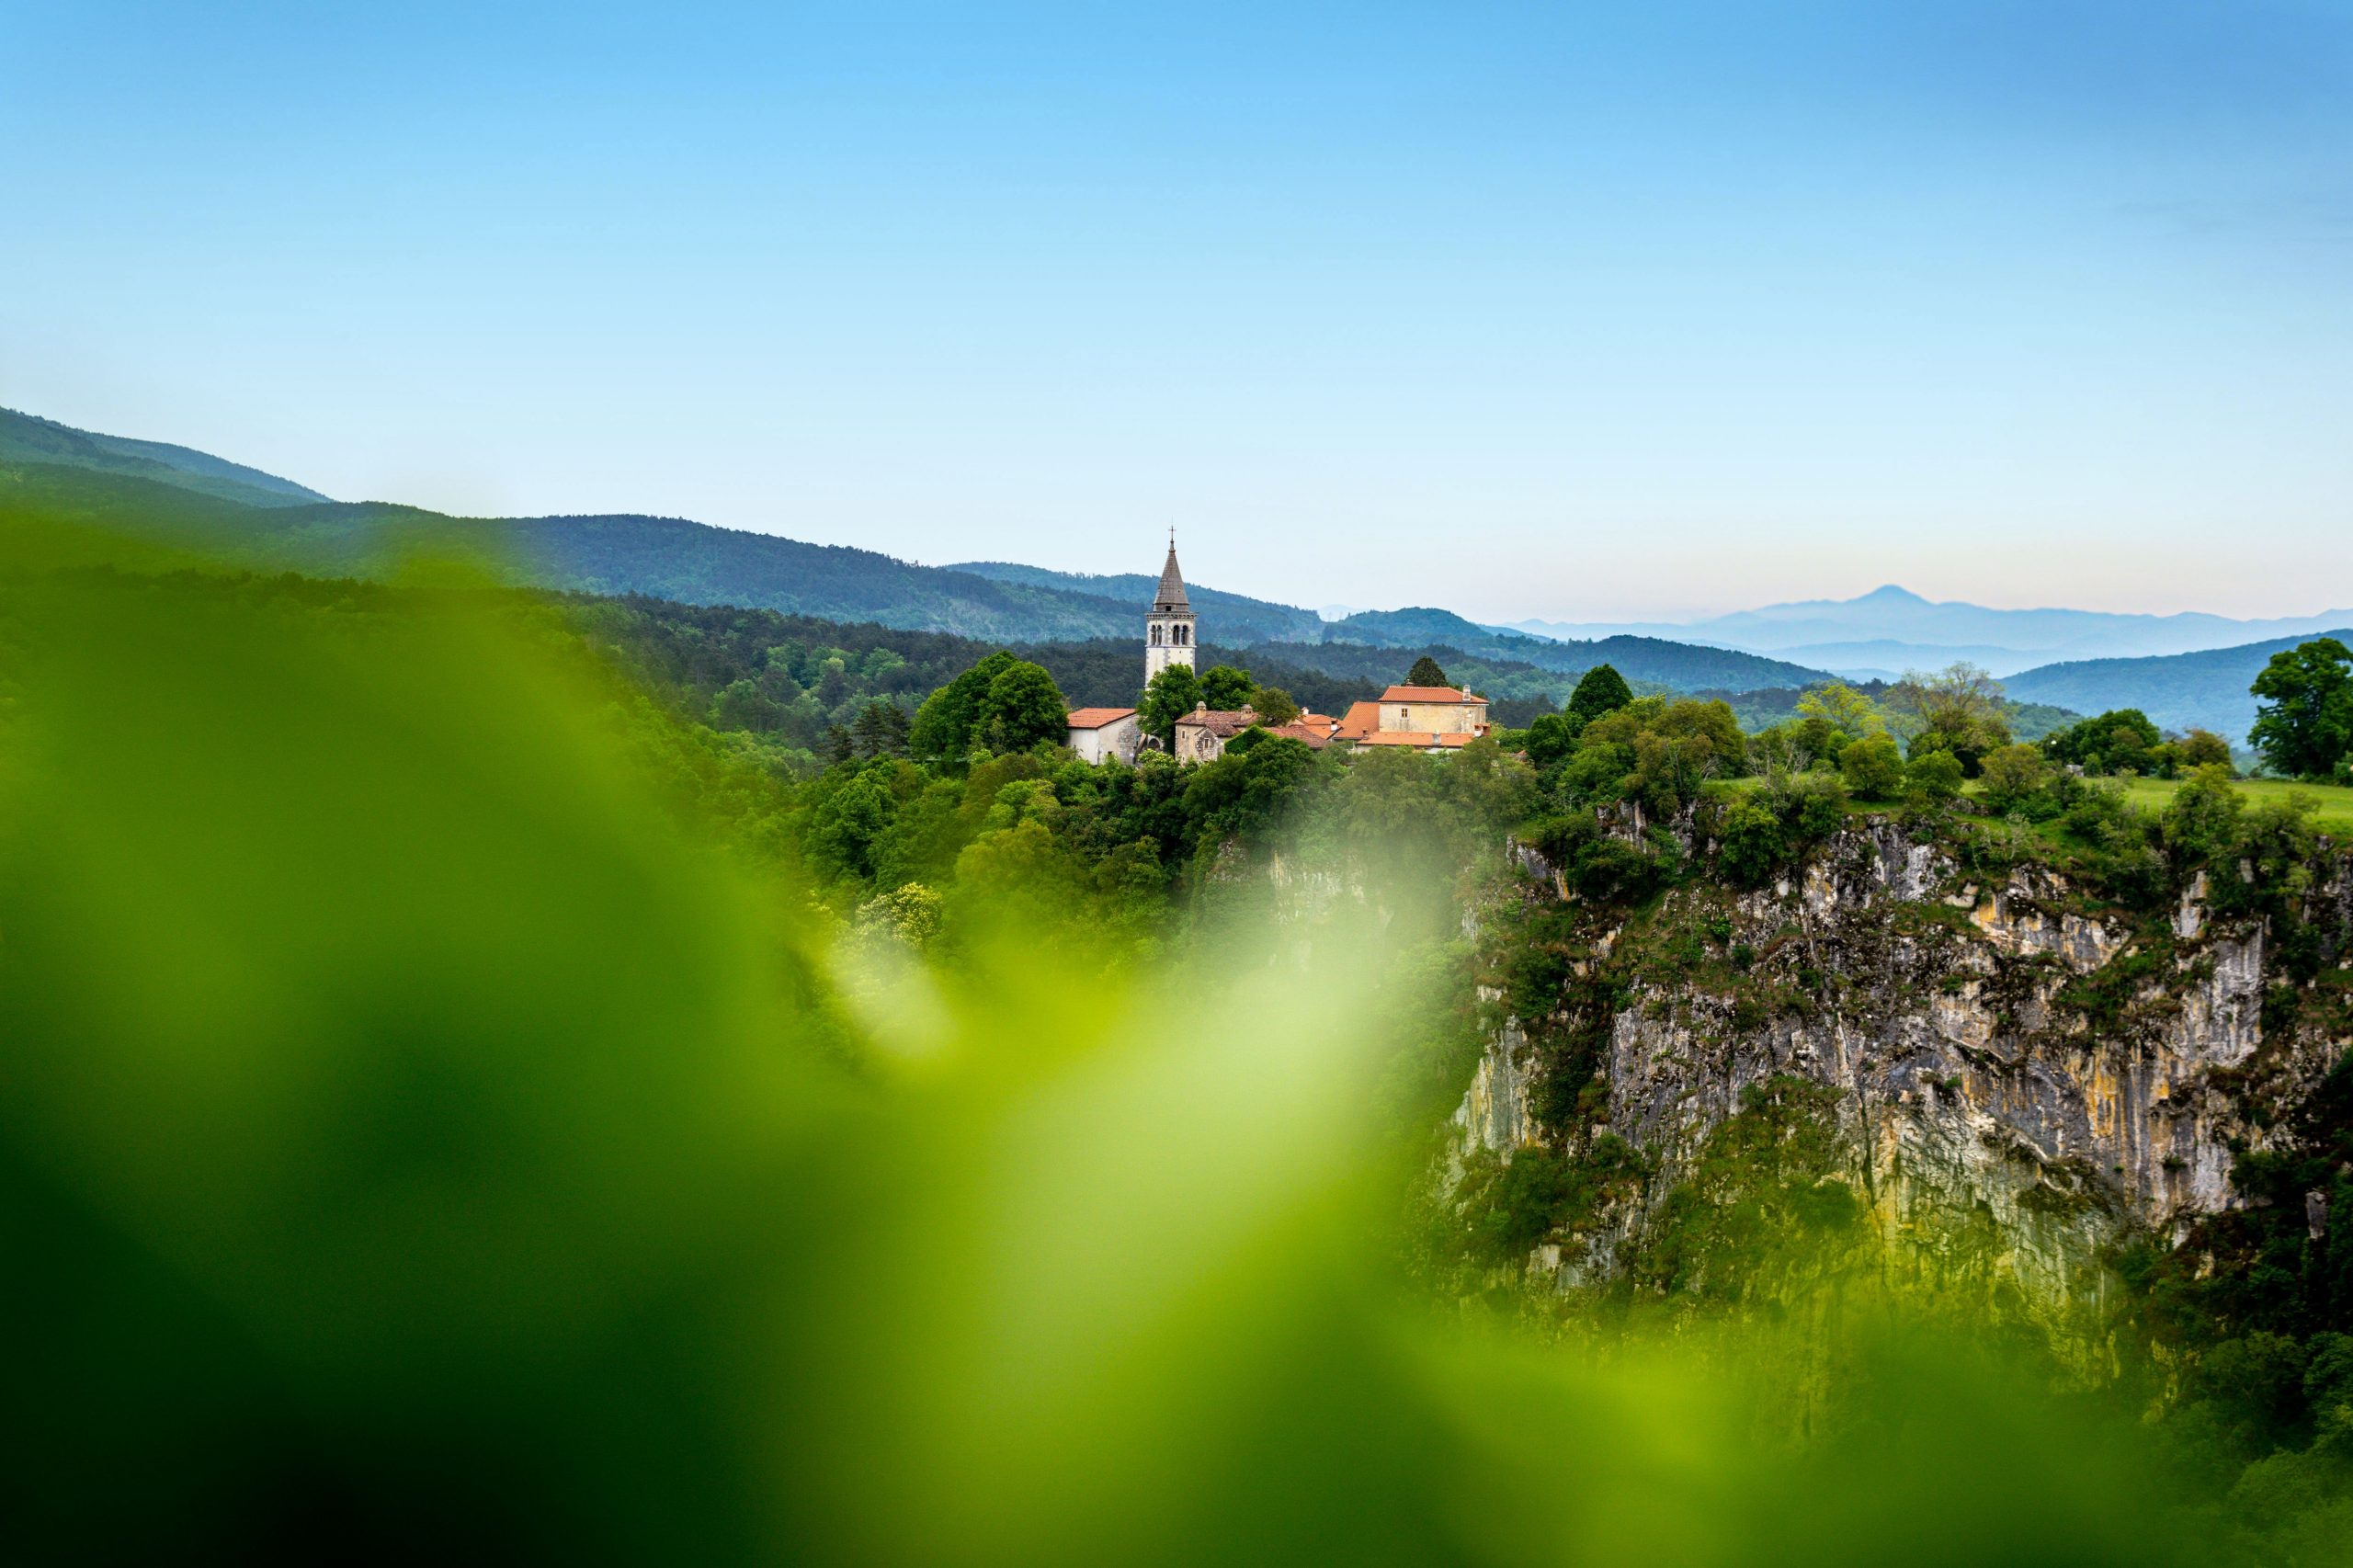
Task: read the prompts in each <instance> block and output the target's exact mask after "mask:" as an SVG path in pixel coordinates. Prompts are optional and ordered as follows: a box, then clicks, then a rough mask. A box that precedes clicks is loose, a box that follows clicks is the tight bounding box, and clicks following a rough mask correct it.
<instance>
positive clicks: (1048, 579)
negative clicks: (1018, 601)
mask: <svg viewBox="0 0 2353 1568" xmlns="http://www.w3.org/2000/svg"><path fill="white" fill-rule="evenodd" d="M946 570H948V571H950V572H969V573H971V574H972V575H974V576H976V577H986V578H989V579H990V580H991V581H993V582H999V583H1023V584H1027V585H1030V586H1032V587H1040V588H1053V589H1056V590H1058V591H1060V592H1063V593H1068V594H1082V595H1085V596H1086V597H1090V598H1102V599H1110V600H1114V601H1116V602H1117V603H1119V604H1120V605H1123V606H1126V607H1129V616H1130V619H1131V623H1132V621H1133V619H1134V618H1135V617H1136V616H1139V615H1141V614H1142V613H1143V610H1144V608H1145V607H1147V606H1149V605H1150V604H1151V603H1152V596H1153V595H1154V593H1155V592H1157V591H1158V589H1159V587H1160V579H1159V577H1158V576H1156V575H1149V576H1148V575H1146V574H1143V573H1142V572H1112V573H1106V574H1099V575H1098V574H1092V573H1086V572H1054V571H1050V570H1049V569H1047V568H1046V567H1043V566H1022V565H1018V564H1016V563H1015V562H1009V561H968V562H961V563H959V564H957V565H953V566H949V567H947V568H946ZM1185 593H1186V597H1188V598H1190V599H1191V600H1192V602H1193V608H1194V609H1195V610H1197V611H1199V613H1200V614H1201V616H1202V618H1203V620H1204V622H1205V626H1204V630H1207V631H1213V632H1214V634H1215V635H1216V636H1218V637H1220V638H1222V639H1223V640H1224V641H1226V642H1235V643H1240V642H1294V641H1297V642H1314V641H1316V640H1317V639H1319V638H1320V637H1322V636H1323V634H1324V621H1323V618H1322V617H1320V616H1318V615H1317V614H1316V613H1315V612H1314V611H1313V610H1312V609H1302V608H1300V607H1299V606H1297V605H1283V604H1276V603H1274V602H1273V601H1271V600H1268V599H1254V598H1252V597H1249V596H1248V595H1246V594H1229V593H1227V592H1225V591H1224V590H1223V589H1222V588H1207V587H1203V586H1202V585H1200V584H1199V583H1189V582H1188V583H1187V584H1186V585H1185ZM1125 630H1128V628H1122V631H1125Z"/></svg>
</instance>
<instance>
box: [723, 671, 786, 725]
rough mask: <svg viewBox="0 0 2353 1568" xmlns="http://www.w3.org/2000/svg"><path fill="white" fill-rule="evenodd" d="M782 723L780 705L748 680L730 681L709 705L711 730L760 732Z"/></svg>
mask: <svg viewBox="0 0 2353 1568" xmlns="http://www.w3.org/2000/svg"><path fill="white" fill-rule="evenodd" d="M783 722H784V704H783V703H781V702H779V701H778V700H777V699H774V698H772V697H770V696H769V695H768V694H767V693H766V692H764V691H762V690H761V689H760V688H759V687H758V686H757V685H756V684H755V683H754V682H753V681H751V680H749V679H744V680H738V681H734V682H732V683H730V684H729V685H728V686H727V687H725V689H723V690H722V691H721V692H720V694H719V696H718V698H717V699H714V700H713V701H712V703H711V705H710V727H711V728H712V729H714V730H756V731H759V732H761V733H767V731H770V730H773V729H776V728H777V727H778V726H779V725H780V724H782V723H783Z"/></svg>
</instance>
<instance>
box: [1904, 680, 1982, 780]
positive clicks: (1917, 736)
mask: <svg viewBox="0 0 2353 1568" xmlns="http://www.w3.org/2000/svg"><path fill="white" fill-rule="evenodd" d="M1888 702H1889V705H1890V706H1891V707H1892V708H1893V710H1895V712H1896V713H1897V714H1898V715H1899V716H1900V717H1901V718H1903V719H1904V721H1905V722H1906V723H1907V724H1908V725H1909V727H1911V728H1912V730H1913V731H1914V733H1913V736H1912V744H1911V745H1910V747H1909V755H1910V756H1927V754H1928V753H1930V752H1938V751H1949V752H1950V753H1952V755H1953V756H1954V758H1955V759H1956V760H1958V761H1959V762H1960V764H1961V772H1962V773H1963V774H1965V775H1966V776H1968V777H1969V778H1976V777H1977V766H1978V762H1979V760H1980V759H1981V758H1983V757H1984V755H1985V754H1986V753H1987V752H1990V751H1993V750H1995V749H1996V748H1998V747H2001V746H2006V745H2008V744H2010V722H2009V705H2008V702H2007V701H2006V699H2004V697H2003V695H2002V683H2001V682H1999V681H1997V680H1995V678H1994V677H1993V676H1990V675H1987V674H1986V673H1985V672H1984V670H1982V669H1980V668H1979V667H1978V666H1976V665H1972V664H1968V663H1965V662H1964V663H1961V664H1956V665H1949V666H1948V667H1946V668H1945V669H1943V670H1941V671H1939V672H1938V673H1937V674H1935V675H1932V676H1924V675H1919V674H1916V673H1915V674H1911V675H1907V676H1904V678H1903V680H1901V681H1900V682H1898V683H1897V684H1896V685H1895V686H1894V687H1892V688H1891V689H1890V690H1889V692H1888Z"/></svg>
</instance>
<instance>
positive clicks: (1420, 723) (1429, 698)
mask: <svg viewBox="0 0 2353 1568" xmlns="http://www.w3.org/2000/svg"><path fill="white" fill-rule="evenodd" d="M1487 729H1488V724H1487V699H1485V698H1483V697H1478V696H1474V695H1472V691H1471V688H1470V687H1461V688H1460V689H1458V688H1456V687H1450V686H1392V687H1390V688H1389V689H1388V690H1386V691H1384V692H1382V693H1381V696H1380V697H1379V698H1378V699H1375V700H1373V701H1371V702H1357V703H1352V704H1350V705H1349V708H1348V710H1347V713H1345V714H1343V715H1342V716H1341V719H1340V722H1339V723H1338V725H1337V726H1336V727H1335V728H1334V730H1333V732H1332V738H1333V739H1334V740H1335V741H1337V742H1339V743H1340V744H1343V745H1347V746H1351V747H1353V746H1410V747H1412V748H1413V749H1414V750H1415V751H1427V752H1447V751H1459V750H1461V748H1462V747H1464V746H1467V745H1469V744H1471V743H1472V741H1475V740H1477V739H1478V738H1479V737H1480V736H1481V735H1483V734H1485V733H1487Z"/></svg>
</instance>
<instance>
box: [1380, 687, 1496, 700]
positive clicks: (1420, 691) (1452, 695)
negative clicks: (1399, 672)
mask: <svg viewBox="0 0 2353 1568" xmlns="http://www.w3.org/2000/svg"><path fill="white" fill-rule="evenodd" d="M1486 700H1487V699H1485V698H1483V697H1473V696H1472V695H1471V693H1470V692H1469V691H1467V690H1464V691H1457V690H1456V689H1455V688H1454V687H1450V686H1392V687H1390V688H1389V689H1388V690H1387V691H1384V692H1382V693H1381V701H1383V702H1484V701H1486Z"/></svg>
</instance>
